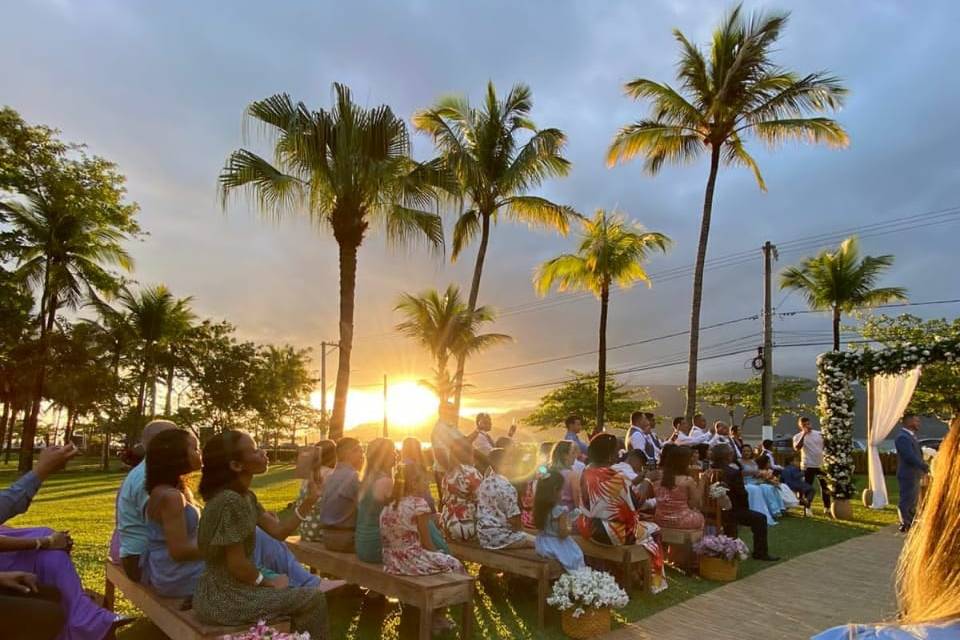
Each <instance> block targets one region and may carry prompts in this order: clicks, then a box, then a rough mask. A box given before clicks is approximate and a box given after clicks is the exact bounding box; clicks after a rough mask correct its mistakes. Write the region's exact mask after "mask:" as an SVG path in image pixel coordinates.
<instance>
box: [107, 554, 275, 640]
mask: <svg viewBox="0 0 960 640" xmlns="http://www.w3.org/2000/svg"><path fill="white" fill-rule="evenodd" d="M106 575H107V582H106V587H107V592H106V594H105V595H104V605H105V606H106V607H107V608H108V609H110V610H111V611H112V610H113V599H114V593H113V592H114V588H117V589H119V590H120V592H121V593H122V594H123V595H125V596H126V597H127V600H129V601H130V602H132V603H133V604H134V605H135V606H136V607H137V608H138V609H140V611H142V612H143V613H144V615H145V616H147V617H148V618H150V621H151V622H153V624H155V625H156V626H157V627H158V628H159V629H160V630H161V631H163V632H164V633H165V634H167V636H168V637H170V638H173V639H174V640H203V639H209V640H214V639H216V638H221V637H223V636H225V635H227V634H232V633H243V632H244V631H247V630H248V629H249V628H250V627H251V626H253V625H252V624H248V625H243V626H241V627H219V626H213V625H208V624H203V623H202V622H200V621H199V620H198V619H197V615H196V614H195V613H194V612H193V610H188V611H181V609H180V607H181V605H182V604H183V598H161V597H160V596H158V595H157V594H156V593H154V592H153V591H152V590H151V589H150V588H148V587H145V586H143V585H142V584H139V583H136V582H134V581H133V580H131V579H130V578H128V577H127V574H125V573H124V572H123V568H122V567H120V566H119V565H115V564H113V563H112V562H110V561H109V560H108V561H107V562H106ZM270 626H272V627H273V628H274V629H276V630H277V631H284V632H289V631H290V620H289V619H287V618H280V619H276V620H271V621H270Z"/></svg>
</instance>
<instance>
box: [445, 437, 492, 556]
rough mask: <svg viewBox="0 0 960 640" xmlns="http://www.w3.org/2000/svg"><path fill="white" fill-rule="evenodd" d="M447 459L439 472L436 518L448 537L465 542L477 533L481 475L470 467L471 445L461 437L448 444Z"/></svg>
mask: <svg viewBox="0 0 960 640" xmlns="http://www.w3.org/2000/svg"><path fill="white" fill-rule="evenodd" d="M450 460H451V463H450V468H449V469H448V470H447V472H446V473H445V474H444V476H443V510H442V511H441V514H440V522H441V523H442V524H443V530H444V531H445V532H446V534H447V537H448V538H450V539H451V540H455V541H458V542H467V541H469V540H473V539H474V538H476V537H477V489H478V488H479V487H480V482H481V481H483V476H481V475H480V472H479V471H477V470H476V468H474V467H473V465H472V462H473V448H472V447H471V445H470V442H469V441H467V440H466V439H464V438H460V439H459V440H456V441H455V442H454V443H453V444H452V446H451V449H450Z"/></svg>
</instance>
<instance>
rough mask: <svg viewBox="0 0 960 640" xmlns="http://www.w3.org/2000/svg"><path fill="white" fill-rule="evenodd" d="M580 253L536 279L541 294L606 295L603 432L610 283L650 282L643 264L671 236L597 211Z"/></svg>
mask: <svg viewBox="0 0 960 640" xmlns="http://www.w3.org/2000/svg"><path fill="white" fill-rule="evenodd" d="M580 224H581V226H582V229H581V233H580V245H579V246H578V247H577V252H576V253H565V254H563V255H559V256H557V257H556V258H552V259H550V260H548V261H546V262H544V263H543V264H542V265H540V267H539V268H538V269H537V271H536V274H535V275H534V277H533V284H534V287H535V288H536V290H537V293H538V294H539V295H541V296H542V295H546V293H547V292H548V291H550V288H551V287H553V286H554V284H556V285H557V288H558V289H559V290H560V291H567V290H573V291H589V292H591V293H593V294H594V295H595V296H597V298H599V299H600V336H599V348H598V363H597V376H598V377H597V426H596V431H597V432H598V433H599V432H600V431H603V423H604V409H605V407H604V400H605V399H606V384H607V308H608V306H609V304H610V287H611V286H614V285H616V286H619V287H620V288H626V287H630V286H632V285H633V284H634V283H636V282H646V283H647V284H648V285H649V284H650V278H649V277H648V276H647V271H646V269H645V268H644V266H643V263H644V262H645V261H646V260H647V257H648V256H649V255H650V252H651V251H662V252H665V251H666V250H667V248H668V247H669V246H670V244H671V241H670V239H669V238H668V237H667V236H665V235H663V234H662V233H656V232H653V231H646V230H644V229H643V228H641V227H638V226H636V225H633V224H630V223H627V222H626V221H625V220H624V219H623V217H622V216H620V215H617V214H614V215H610V214H608V213H607V212H606V211H605V210H603V209H597V211H596V213H595V214H594V216H593V219H592V220H583V221H581V223H580Z"/></svg>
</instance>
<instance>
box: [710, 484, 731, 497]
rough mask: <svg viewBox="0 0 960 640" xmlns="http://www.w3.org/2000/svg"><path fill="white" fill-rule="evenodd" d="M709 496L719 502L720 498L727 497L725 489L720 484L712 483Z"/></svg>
mask: <svg viewBox="0 0 960 640" xmlns="http://www.w3.org/2000/svg"><path fill="white" fill-rule="evenodd" d="M708 491H709V495H710V497H711V498H713V499H714V500H719V499H720V498H722V497H724V496H725V495H727V487H726V486H725V485H724V484H723V483H722V482H714V483H713V484H712V485H710V489H709V490H708Z"/></svg>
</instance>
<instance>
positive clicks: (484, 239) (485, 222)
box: [453, 213, 490, 426]
mask: <svg viewBox="0 0 960 640" xmlns="http://www.w3.org/2000/svg"><path fill="white" fill-rule="evenodd" d="M481 217H482V220H481V226H480V248H479V249H477V262H476V264H474V265H473V281H472V282H471V283H470V298H469V299H468V300H467V313H468V314H469V315H471V316H472V315H473V312H474V311H476V310H477V298H479V297H480V278H481V276H482V275H483V263H484V261H485V260H486V259H487V244H489V242H490V214H489V213H482V214H481ZM466 364H467V354H466V353H461V354H460V355H458V356H457V373H456V375H455V376H454V377H453V385H454V391H453V415H454V420H455V421H456V422H459V420H460V397H461V395H462V394H463V371H464V368H465V367H466ZM456 422H455V423H454V426H456Z"/></svg>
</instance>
